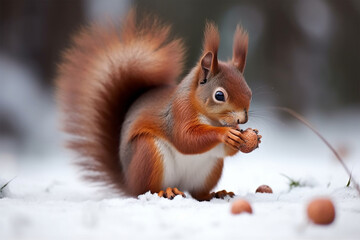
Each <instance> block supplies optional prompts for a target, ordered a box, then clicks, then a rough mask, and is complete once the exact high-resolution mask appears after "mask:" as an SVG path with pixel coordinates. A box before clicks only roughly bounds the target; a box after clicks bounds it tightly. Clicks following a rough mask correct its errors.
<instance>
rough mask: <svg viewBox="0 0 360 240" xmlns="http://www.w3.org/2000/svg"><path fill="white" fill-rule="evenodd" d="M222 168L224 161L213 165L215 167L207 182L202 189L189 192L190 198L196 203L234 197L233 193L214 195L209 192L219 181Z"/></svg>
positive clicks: (220, 192)
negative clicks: (196, 201)
mask: <svg viewBox="0 0 360 240" xmlns="http://www.w3.org/2000/svg"><path fill="white" fill-rule="evenodd" d="M223 166H224V159H219V161H218V163H217V164H216V165H215V167H214V168H213V170H212V171H211V173H210V174H209V176H208V177H207V181H206V183H205V185H204V187H203V189H201V190H198V191H192V192H190V194H191V196H192V197H193V198H195V199H196V200H198V201H210V200H211V199H213V198H222V199H223V198H224V197H225V196H230V197H233V196H234V193H233V192H227V191H225V190H223V191H219V192H216V193H215V192H210V191H211V190H212V189H213V188H214V187H215V186H216V184H217V183H218V181H219V180H220V177H221V174H222V170H223Z"/></svg>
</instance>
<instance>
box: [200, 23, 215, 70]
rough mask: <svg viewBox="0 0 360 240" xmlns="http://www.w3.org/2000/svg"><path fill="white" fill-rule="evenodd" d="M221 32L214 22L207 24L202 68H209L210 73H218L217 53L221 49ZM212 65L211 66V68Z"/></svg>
mask: <svg viewBox="0 0 360 240" xmlns="http://www.w3.org/2000/svg"><path fill="white" fill-rule="evenodd" d="M219 42H220V37H219V32H218V30H217V27H216V26H215V24H214V23H212V22H207V23H206V26H205V33H204V44H203V48H204V55H203V57H202V59H201V67H202V68H203V69H204V68H207V69H208V72H211V73H213V74H216V73H217V72H218V59H217V52H218V48H219ZM209 65H210V66H209Z"/></svg>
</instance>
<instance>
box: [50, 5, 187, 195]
mask: <svg viewBox="0 0 360 240" xmlns="http://www.w3.org/2000/svg"><path fill="white" fill-rule="evenodd" d="M169 33H170V27H169V26H165V25H162V24H160V23H159V21H157V20H156V19H155V20H154V19H152V18H151V17H147V18H146V19H145V20H144V21H143V22H142V23H140V24H137V23H136V20H135V14H134V12H131V13H130V14H129V15H128V16H127V18H126V19H125V21H124V22H123V24H122V28H120V29H117V28H116V27H115V26H111V27H108V28H104V27H99V26H97V25H92V26H90V27H88V28H85V29H83V30H82V31H81V32H80V33H79V34H77V35H76V36H75V37H74V38H73V45H72V47H70V48H69V49H68V50H66V51H65V53H64V55H63V60H62V62H61V63H60V65H59V74H58V78H57V80H56V83H57V88H58V89H57V98H58V102H59V105H60V107H61V109H62V111H63V114H64V123H65V124H64V129H65V131H66V132H67V133H69V134H70V135H71V137H70V139H69V141H68V146H69V148H71V149H73V150H75V152H77V153H78V154H79V155H80V161H79V164H80V165H81V166H82V167H83V168H84V169H85V170H86V173H85V177H86V178H87V179H89V180H92V181H97V182H99V183H103V184H106V185H107V186H109V187H112V188H114V189H117V190H120V192H124V191H125V193H126V189H124V186H123V182H124V174H123V169H122V166H121V163H120V159H119V146H120V132H121V126H122V122H123V121H124V116H125V114H126V112H127V110H128V108H129V107H130V105H131V104H132V103H133V102H134V101H135V100H136V99H137V98H138V97H139V96H140V95H141V94H142V93H144V92H146V91H148V90H149V89H151V88H154V87H157V86H163V85H172V84H175V82H176V80H177V77H178V76H179V74H180V73H181V71H182V66H183V52H184V51H183V45H182V42H181V40H179V39H173V40H171V39H169Z"/></svg>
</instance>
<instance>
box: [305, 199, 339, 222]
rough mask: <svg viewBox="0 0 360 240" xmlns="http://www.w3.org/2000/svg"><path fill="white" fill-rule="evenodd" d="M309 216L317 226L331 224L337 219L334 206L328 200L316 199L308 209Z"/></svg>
mask: <svg viewBox="0 0 360 240" xmlns="http://www.w3.org/2000/svg"><path fill="white" fill-rule="evenodd" d="M307 215H308V217H309V219H310V220H311V221H312V222H313V223H315V224H322V225H327V224H330V223H332V222H333V221H334V219H335V207H334V204H333V203H332V201H331V200H330V199H328V198H317V199H314V200H312V201H311V202H310V203H309V205H308V207H307Z"/></svg>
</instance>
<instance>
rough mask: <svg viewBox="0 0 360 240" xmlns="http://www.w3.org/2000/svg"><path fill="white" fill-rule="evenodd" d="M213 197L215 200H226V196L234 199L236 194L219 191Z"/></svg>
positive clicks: (213, 193)
mask: <svg viewBox="0 0 360 240" xmlns="http://www.w3.org/2000/svg"><path fill="white" fill-rule="evenodd" d="M211 195H212V196H213V198H221V199H224V198H225V197H226V196H229V197H231V198H233V197H234V196H235V193H233V192H227V191H226V190H222V191H218V192H212V193H211Z"/></svg>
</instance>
